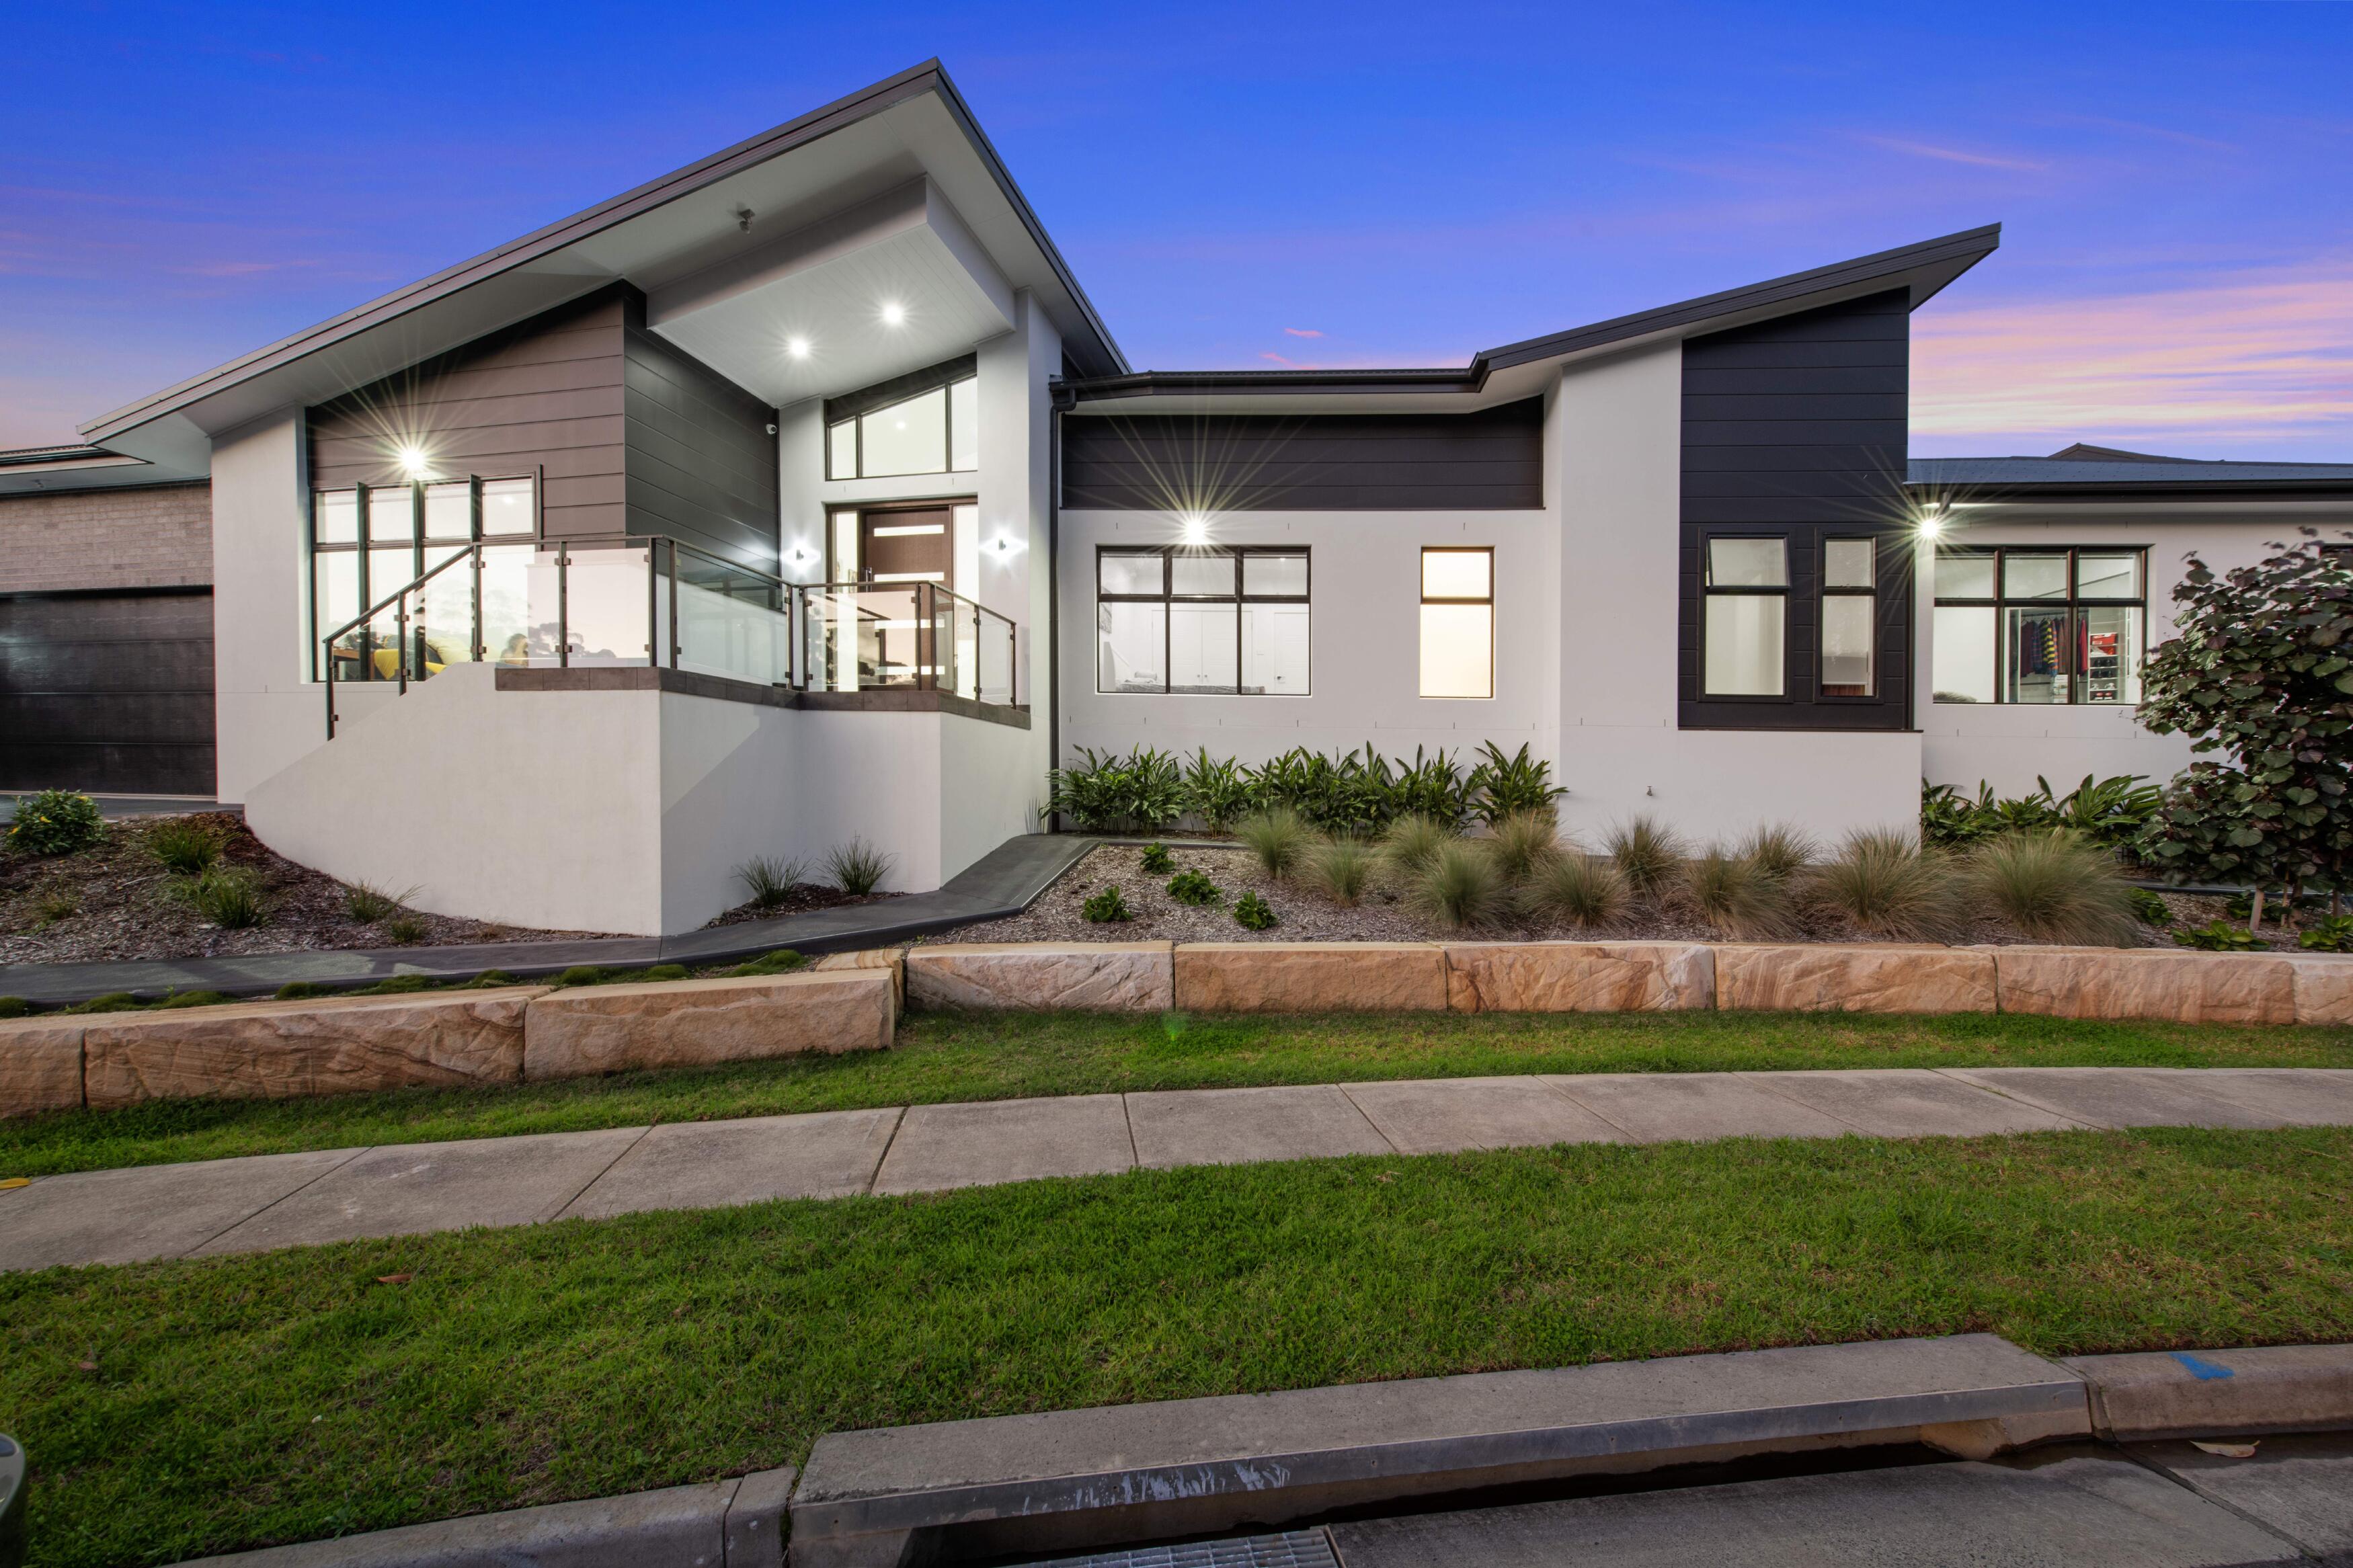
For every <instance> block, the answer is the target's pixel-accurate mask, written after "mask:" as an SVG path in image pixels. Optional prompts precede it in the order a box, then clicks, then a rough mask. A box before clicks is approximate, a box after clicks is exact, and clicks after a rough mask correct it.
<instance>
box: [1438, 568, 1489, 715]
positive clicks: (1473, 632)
mask: <svg viewBox="0 0 2353 1568" xmlns="http://www.w3.org/2000/svg"><path fill="white" fill-rule="evenodd" d="M1421 694H1422V695H1423V696H1424V697H1493V696H1494V695H1495V552H1494V551H1493V549H1492V548H1489V547H1486V546H1480V547H1478V548H1475V549H1472V548H1463V547H1459V546H1451V547H1446V548H1438V547H1431V548H1429V549H1425V550H1424V551H1423V552H1421Z"/></svg>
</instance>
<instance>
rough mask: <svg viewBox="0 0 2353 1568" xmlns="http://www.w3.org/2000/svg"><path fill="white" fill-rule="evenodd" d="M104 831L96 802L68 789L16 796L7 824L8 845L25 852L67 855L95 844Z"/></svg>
mask: <svg viewBox="0 0 2353 1568" xmlns="http://www.w3.org/2000/svg"><path fill="white" fill-rule="evenodd" d="M105 831H106V819H105V818H104V817H102V816H100V815H99V812H98V803H97V802H96V801H94V800H92V799H90V796H88V795H82V794H79V792H77V791H74V790H69V789H45V790H38V791H36V792H35V793H34V794H31V795H23V796H20V797H18V799H17V801H16V820H15V821H13V822H11V823H10V824H9V825H8V847H9V848H11V849H16V850H21V851H22V852H24V853H25V854H27V855H70V854H72V853H73V852H74V851H75V850H77V849H87V848H89V847H90V846H91V845H93V844H95V843H97V842H98V841H99V838H100V837H101V836H102V835H103V834H104V833H105Z"/></svg>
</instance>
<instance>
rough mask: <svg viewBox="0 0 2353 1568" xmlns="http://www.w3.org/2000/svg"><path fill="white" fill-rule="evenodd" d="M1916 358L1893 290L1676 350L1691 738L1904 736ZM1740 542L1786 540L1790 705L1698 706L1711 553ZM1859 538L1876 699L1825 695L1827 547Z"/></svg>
mask: <svg viewBox="0 0 2353 1568" xmlns="http://www.w3.org/2000/svg"><path fill="white" fill-rule="evenodd" d="M1910 344H1911V315H1910V300H1909V296H1908V295H1907V293H1906V292H1905V290H1903V289H1894V290H1891V291H1889V292H1887V293H1884V294H1874V295H1871V296H1869V297H1867V298H1864V299H1861V300H1850V301H1848V302H1847V303H1845V304H1842V305H1832V306H1830V307H1827V308H1825V309H1823V310H1808V311H1803V312H1801V313H1799V314H1797V315H1791V316H1781V317H1778V318H1776V319H1775V320H1773V321H1761V322H1759V323H1757V325H1755V326H1751V327H1743V328H1740V329H1738V330H1736V331H1729V332H1718V333H1715V334H1713V335H1710V336H1707V337H1700V338H1694V339H1692V340H1691V341H1690V342H1686V343H1685V344H1684V345H1683V502H1682V520H1683V523H1682V526H1683V550H1682V560H1683V611H1682V637H1681V650H1680V651H1681V668H1680V670H1679V690H1680V697H1681V701H1680V702H1679V704H1678V709H1679V713H1680V721H1681V722H1682V724H1683V727H1684V728H1686V729H1731V730H1901V729H1905V728H1906V727H1908V726H1909V725H1910V723H1911V692H1912V658H1911V649H1912V571H1911V566H1912V552H1911V531H1910V519H1909V516H1908V514H1907V511H1906V509H1905V503H1904V491H1903V484H1904V479H1905V448H1906V445H1907V441H1908V427H1907V421H1908V406H1907V404H1908V397H1909V384H1908V363H1909V357H1910ZM1743 532H1746V533H1772V534H1782V535H1786V536H1787V537H1788V541H1789V599H1788V636H1789V643H1788V647H1789V652H1788V667H1787V668H1788V697H1787V698H1786V699H1784V700H1725V699H1721V698H1716V699H1710V698H1705V697H1703V696H1702V695H1701V693H1700V673H1701V647H1700V637H1701V618H1702V615H1703V611H1702V608H1701V584H1702V576H1701V564H1702V562H1701V551H1702V547H1703V542H1704V540H1705V539H1706V538H1707V536H1708V535H1710V534H1712V533H1743ZM1864 534H1871V535H1877V536H1883V538H1882V542H1881V544H1880V549H1879V605H1878V620H1879V650H1878V668H1877V679H1876V682H1875V684H1876V686H1877V689H1878V695H1877V696H1875V697H1873V698H1869V699H1864V698H1828V699H1825V698H1823V697H1821V696H1820V694H1819V690H1818V688H1819V684H1820V682H1819V659H1818V654H1819V648H1820V643H1819V625H1820V605H1821V563H1822V544H1823V542H1824V541H1825V540H1829V539H1837V538H1855V537H1857V536H1860V535H1864Z"/></svg>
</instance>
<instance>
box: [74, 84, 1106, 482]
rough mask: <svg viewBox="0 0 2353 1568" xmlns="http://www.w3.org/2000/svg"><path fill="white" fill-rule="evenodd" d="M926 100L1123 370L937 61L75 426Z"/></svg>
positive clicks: (316, 338)
mask: <svg viewBox="0 0 2353 1568" xmlns="http://www.w3.org/2000/svg"><path fill="white" fill-rule="evenodd" d="M926 92H937V93H938V94H939V97H940V100H941V101H942V102H943V103H944V104H945V105H946V106H947V108H948V110H949V112H950V114H951V115H953V116H954V117H955V120H956V121H957V122H958V124H959V125H960V126H961V127H962V128H963V129H965V131H966V132H968V133H969V134H971V136H972V137H973V142H974V145H975V147H976V149H977V150H978V152H979V153H980V155H981V161H982V163H984V164H985V165H986V166H987V168H988V170H989V173H990V174H991V175H992V177H994V178H995V179H996V181H997V185H998V187H999V188H1000V189H1001V190H1003V191H1004V192H1006V194H1007V195H1008V198H1009V199H1010V200H1011V201H1012V203H1013V204H1014V210H1015V213H1016V215H1017V216H1018V217H1019V218H1020V219H1021V222H1022V224H1023V226H1025V227H1027V228H1028V229H1029V232H1030V235H1031V237H1033V238H1034V239H1035V240H1036V241H1037V242H1038V245H1039V248H1040V250H1042V251H1043V252H1044V254H1045V256H1046V259H1047V261H1048V263H1049V264H1050V266H1052V267H1053V268H1054V269H1055V272H1056V274H1057V275H1058V276H1059V277H1060V278H1061V279H1062V281H1063V282H1064V284H1065V286H1066V287H1068V288H1069V289H1071V298H1072V299H1073V300H1076V301H1077V302H1078V304H1079V306H1080V309H1081V310H1082V311H1083V312H1084V313H1085V315H1086V318H1087V320H1088V321H1089V322H1090V323H1091V324H1092V326H1093V327H1094V329H1095V330H1096V331H1098V332H1099V333H1101V334H1102V336H1103V347H1104V348H1105V350H1106V351H1107V352H1108V353H1110V354H1111V356H1112V358H1113V360H1114V361H1115V362H1117V363H1120V364H1122V365H1124V364H1125V363H1126V359H1125V356H1124V355H1123V354H1122V353H1120V349H1119V345H1118V344H1117V343H1115V342H1113V341H1112V339H1111V337H1110V335H1109V333H1108V332H1105V331H1103V325H1102V321H1101V320H1100V319H1099V318H1098V317H1097V316H1096V314H1095V310H1094V306H1093V304H1092V302H1091V301H1090V300H1088V299H1087V298H1086V296H1085V295H1084V294H1083V293H1082V292H1080V291H1079V288H1078V282H1077V279H1074V278H1072V277H1071V273H1070V269H1069V267H1068V265H1067V264H1066V263H1065V262H1064V261H1063V260H1062V258H1061V253H1060V251H1058V250H1056V249H1055V248H1054V245H1053V242H1052V241H1051V240H1050V239H1048V238H1047V237H1046V233H1045V230H1044V229H1043V228H1042V227H1040V226H1039V223H1038V215H1037V214H1036V213H1035V212H1033V211H1031V210H1030V207H1029V202H1028V201H1026V200H1025V199H1023V197H1022V196H1021V194H1020V191H1019V189H1018V187H1017V186H1015V185H1014V184H1013V177H1012V175H1011V174H1008V172H1007V171H1006V169H1005V165H1004V163H1003V161H1002V160H1000V159H999V158H998V157H997V150H996V148H994V147H992V146H991V145H990V144H989V143H988V141H987V138H986V137H983V136H981V135H980V134H979V128H978V126H977V125H976V123H975V122H974V121H973V119H972V111H971V110H970V108H969V107H967V106H966V105H965V101H964V99H963V98H962V96H961V95H959V94H958V93H957V92H956V90H955V84H954V83H953V82H951V81H949V80H948V76H947V71H946V69H945V68H944V67H943V66H942V65H941V64H940V62H939V61H938V60H937V59H936V58H934V59H929V60H925V61H924V62H923V64H921V65H918V66H912V67H910V68H907V69H906V70H903V71H901V72H900V73H899V74H898V75H896V76H893V77H888V78H885V79H883V80H881V81H878V82H875V83H873V84H872V85H871V86H868V87H863V88H860V89H858V90H857V91H856V92H853V93H850V94H849V95H848V96H847V97H843V98H838V99H836V100H833V101H832V102H831V103H828V104H826V105H824V106H822V107H820V108H818V109H813V110H809V111H808V112H807V114H804V115H801V116H799V117H798V118H797V119H794V120H789V121H786V122H785V123H784V124H782V125H779V126H776V127H775V128H774V129H772V130H769V131H764V132H761V133H760V134H759V135H757V136H754V137H750V138H748V139H746V140H744V141H742V142H737V143H735V145H733V147H728V148H723V149H722V150H721V151H719V152H717V153H712V154H711V155H710V156H708V157H705V158H702V159H699V160H697V161H696V162H694V163H689V164H688V165H686V166H685V167H684V168H682V169H675V170H672V171H671V172H670V173H669V174H663V175H660V176H658V177H657V178H655V179H652V180H649V181H648V182H646V183H645V184H641V185H638V186H636V187H635V188H633V189H630V190H628V191H624V192H622V193H621V194H620V195H617V196H611V197H608V198H607V199H606V200H604V201H601V202H598V203H597V204H596V205H594V206H591V207H586V208H584V209H582V210H581V211H579V212H576V213H574V214H573V215H572V216H569V217H564V218H558V219H557V220H556V221H555V222H554V223H552V224H549V225H547V226H544V227H542V228H537V229H534V230H533V231H532V232H531V233H529V234H526V235H524V236H522V237H521V238H519V239H512V240H509V241H508V242H507V243H506V244H504V245H501V246H498V247H494V248H492V249H491V250H486V251H484V252H483V253H482V254H481V255H480V256H477V257H474V258H472V259H470V260H467V261H461V262H459V263H458V264H457V265H456V266H454V267H448V268H443V269H442V270H440V271H438V272H436V273H434V274H432V275H431V276H429V277H427V278H424V279H419V280H418V281H417V282H415V283H411V284H408V285H406V287H404V288H400V289H395V290H393V291H392V292H391V293H389V294H386V295H384V296H382V297H380V298H378V299H375V300H369V301H368V302H367V303H365V304H364V305H359V306H356V307H354V308H353V309H352V310H346V311H344V312H343V314H342V315H340V316H334V317H331V318H329V319H328V320H326V321H322V322H320V323H318V324H317V325H316V326H312V327H308V328H305V329H304V330H303V331H300V332H297V333H295V334H293V335H292V336H291V337H286V338H281V339H280V340H279V341H278V342H274V343H270V344H269V345H267V346H266V347H263V348H259V349H256V350H254V351H253V352H252V353H248V354H244V355H241V356H240V357H238V358H237V359H233V360H231V361H229V362H228V363H226V364H221V365H216V366H215V367H214V368H213V369H211V370H208V371H206V372H204V373H203V374H200V375H195V376H192V377H190V378H189V379H188V380H186V381H183V382H181V383H179V384H176V385H174V386H168V387H165V388H164V390H163V391H161V392H158V393H155V394H153V395H151V396H148V397H144V398H142V399H140V400H139V401H138V402H136V403H131V404H126V405H123V406H122V407H121V408H118V409H116V410H114V411H113V412H112V413H111V414H105V415H101V416H100V417H98V418H96V419H93V420H91V421H90V422H89V423H88V424H86V425H83V426H80V427H79V428H80V433H81V434H82V435H83V436H84V437H89V438H90V439H92V440H99V441H102V440H104V439H106V438H107V437H112V436H119V435H121V434H122V433H123V432H124V431H126V430H130V429H132V428H135V427H136V426H141V425H144V424H147V423H149V422H150V421H152V420H155V419H159V418H162V417H164V416H165V415H168V414H172V413H174V412H176V411H177V410H178V409H180V408H182V407H185V406H186V405H188V404H190V403H194V402H195V401H197V400H198V399H199V398H203V397H208V396H210V395H213V394H215V393H217V392H220V391H222V390H225V389H226V388H227V387H230V386H233V385H235V384H237V383H238V382H240V381H244V380H246V379H248V378H249V377H251V376H253V375H257V374H260V373H262V372H263V371H267V370H272V369H275V368H277V367H278V366H280V365H281V364H286V363H291V362H292V361H294V360H297V359H300V358H301V357H303V356H304V355H306V354H311V353H317V352H318V351H319V350H321V349H324V348H328V347H331V346H332V345H333V344H334V343H336V342H341V341H342V340H343V339H344V338H347V337H350V336H352V335H353V333H355V332H358V331H364V330H365V329H366V328H368V327H372V326H375V325H377V324H379V323H381V322H383V321H389V320H391V319H392V318H394V317H396V316H398V315H400V314H401V313H403V312H404V311H406V310H413V309H415V308H416V307H417V306H419V305H423V304H427V303H429V302H430V301H432V300H437V299H440V298H443V297H446V296H448V295H450V294H455V293H457V292H459V290H461V289H465V288H467V287H468V286H470V285H471V284H474V283H478V282H480V281H482V280H483V279H488V278H491V277H494V276H496V275H497V274H499V273H501V272H504V271H506V270H508V269H509V268H513V267H517V266H520V265H522V263H524V262H526V261H530V260H533V259H536V258H538V257H541V256H543V255H545V254H547V253H548V252H550V251H553V250H557V249H560V248H562V247H564V246H566V245H569V244H572V243H573V242H575V241H576V240H580V239H585V238H586V237H589V236H590V235H592V234H595V233H597V232H598V231H600V230H603V229H606V228H609V227H611V226H614V225H615V224H617V223H621V222H624V221H626V220H627V219H628V218H632V217H635V216H638V215H639V214H640V213H644V212H649V211H651V210H653V209H654V208H656V207H659V206H662V205H667V204H668V203H670V202H672V201H675V200H677V199H679V198H680V197H681V196H686V195H691V194H692V193H693V192H695V191H697V190H699V189H701V188H702V186H704V185H707V184H711V183H712V182H713V181H714V180H718V179H721V178H723V177H725V176H726V175H728V174H733V173H735V172H736V171H737V170H739V169H744V168H748V167H750V166H751V165H753V164H754V163H765V161H767V160H768V159H770V158H774V157H777V156H780V155H781V154H783V153H788V152H791V151H793V150H794V149H796V148H797V147H801V146H805V145H807V143H809V142H815V141H818V139H820V138H821V137H824V136H826V135H828V134H830V133H831V132H835V131H839V130H841V129H843V128H844V127H846V126H849V125H854V124H856V123H857V122H858V121H861V120H866V119H869V118H871V117H872V116H874V115H876V114H880V113H881V112H882V111H884V110H888V109H892V108H893V107H895V106H897V105H898V104H901V103H904V102H906V101H908V100H911V99H915V98H920V97H922V96H923V94H924V93H926Z"/></svg>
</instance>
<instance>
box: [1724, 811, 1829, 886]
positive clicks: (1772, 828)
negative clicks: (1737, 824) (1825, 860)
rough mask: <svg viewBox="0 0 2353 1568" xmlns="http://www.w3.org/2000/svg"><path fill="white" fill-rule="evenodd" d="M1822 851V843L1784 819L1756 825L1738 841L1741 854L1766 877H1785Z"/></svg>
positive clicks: (1793, 873)
mask: <svg viewBox="0 0 2353 1568" xmlns="http://www.w3.org/2000/svg"><path fill="white" fill-rule="evenodd" d="M1820 855H1821V846H1820V845H1819V844H1816V843H1815V842H1814V841H1813V839H1812V837H1810V836H1809V835H1808V834H1807V833H1805V832H1804V831H1803V830H1802V829H1799V828H1796V827H1791V826H1788V824H1787V823H1773V824H1769V825H1767V826H1764V827H1760V828H1758V829H1757V831H1756V832H1754V833H1752V834H1750V835H1749V836H1748V837H1746V838H1744V839H1742V840H1741V841H1740V856H1741V858H1742V859H1744V860H1747V861H1750V862H1752V863H1753V864H1754V865H1755V866H1756V868H1757V869H1758V870H1759V871H1762V872H1763V873H1764V874H1765V875H1767V877H1772V878H1775V879H1778V880H1780V881H1785V882H1786V881H1788V880H1790V879H1793V878H1795V877H1796V876H1797V875H1798V874H1799V872H1801V871H1803V870H1804V869H1805V868H1807V867H1809V866H1810V865H1812V864H1813V863H1814V861H1815V860H1816V859H1817V858H1820Z"/></svg>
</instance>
